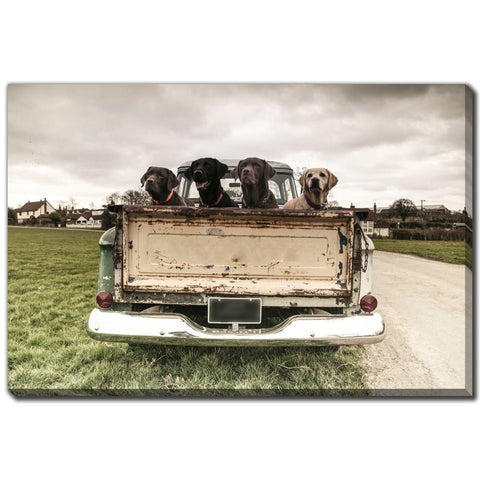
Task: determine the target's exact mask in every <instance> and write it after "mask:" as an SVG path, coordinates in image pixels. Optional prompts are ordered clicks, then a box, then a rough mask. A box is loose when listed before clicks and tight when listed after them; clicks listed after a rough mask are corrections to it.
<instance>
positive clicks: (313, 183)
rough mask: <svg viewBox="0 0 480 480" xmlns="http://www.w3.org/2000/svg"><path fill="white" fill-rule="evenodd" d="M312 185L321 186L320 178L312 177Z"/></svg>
mask: <svg viewBox="0 0 480 480" xmlns="http://www.w3.org/2000/svg"><path fill="white" fill-rule="evenodd" d="M311 185H312V187H318V186H320V180H319V179H318V178H315V177H314V178H312V181H311Z"/></svg>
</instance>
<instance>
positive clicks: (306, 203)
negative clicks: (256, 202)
mask: <svg viewBox="0 0 480 480" xmlns="http://www.w3.org/2000/svg"><path fill="white" fill-rule="evenodd" d="M299 181H300V185H301V186H302V190H303V193H302V195H300V197H298V198H294V199H293V200H289V201H288V202H287V203H286V204H285V205H284V206H283V208H287V209H302V210H308V209H314V210H323V209H325V208H326V206H327V195H328V192H329V191H330V190H331V189H332V188H333V187H334V186H335V185H336V184H337V182H338V178H337V177H336V176H335V175H334V174H333V173H332V172H331V171H330V170H327V169H326V168H309V169H308V170H305V172H303V174H302V176H301V177H300V180H299Z"/></svg>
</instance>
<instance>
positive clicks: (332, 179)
mask: <svg viewBox="0 0 480 480" xmlns="http://www.w3.org/2000/svg"><path fill="white" fill-rule="evenodd" d="M327 172H328V184H327V185H328V189H329V190H331V189H332V188H333V187H334V186H335V185H336V184H337V182H338V178H337V177H336V176H335V175H334V174H333V173H332V172H331V171H330V170H327Z"/></svg>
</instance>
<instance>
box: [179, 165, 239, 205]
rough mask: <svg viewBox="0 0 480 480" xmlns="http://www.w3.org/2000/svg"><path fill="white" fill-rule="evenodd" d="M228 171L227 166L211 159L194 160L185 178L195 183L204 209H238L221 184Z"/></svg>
mask: <svg viewBox="0 0 480 480" xmlns="http://www.w3.org/2000/svg"><path fill="white" fill-rule="evenodd" d="M227 171H228V166H227V165H225V164H224V163H221V162H219V161H218V160H217V159H216V158H209V157H206V158H199V159H198V160H194V161H193V162H192V164H191V165H190V167H188V169H187V170H186V171H185V177H186V178H187V179H188V180H191V181H194V182H195V186H196V187H197V190H198V193H199V195H200V201H201V206H202V207H215V208H225V207H238V205H237V204H236V203H235V202H234V201H233V200H232V199H231V198H230V197H229V196H228V193H227V192H225V190H224V189H223V188H222V185H221V184H220V179H221V178H223V176H224V175H225V174H226V173H227Z"/></svg>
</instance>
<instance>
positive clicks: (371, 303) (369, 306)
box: [360, 295, 378, 313]
mask: <svg viewBox="0 0 480 480" xmlns="http://www.w3.org/2000/svg"><path fill="white" fill-rule="evenodd" d="M377 304H378V302H377V299H376V298H375V297H374V296H373V295H365V296H364V297H362V299H361V300H360V307H362V310H363V311H364V312H367V313H370V312H373V311H374V310H375V309H376V308H377Z"/></svg>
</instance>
